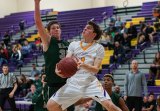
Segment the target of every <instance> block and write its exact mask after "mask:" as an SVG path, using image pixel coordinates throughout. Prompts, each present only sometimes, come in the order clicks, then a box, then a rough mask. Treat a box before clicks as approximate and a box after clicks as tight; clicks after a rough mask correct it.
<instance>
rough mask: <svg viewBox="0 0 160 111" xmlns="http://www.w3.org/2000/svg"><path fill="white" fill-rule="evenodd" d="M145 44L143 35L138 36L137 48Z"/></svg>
mask: <svg viewBox="0 0 160 111" xmlns="http://www.w3.org/2000/svg"><path fill="white" fill-rule="evenodd" d="M144 42H145V35H144V34H143V33H139V34H138V39H137V46H138V47H140V46H141V45H142V44H143V43H144Z"/></svg>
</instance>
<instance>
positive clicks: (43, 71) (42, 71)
mask: <svg viewBox="0 0 160 111" xmlns="http://www.w3.org/2000/svg"><path fill="white" fill-rule="evenodd" d="M41 74H46V66H45V64H43V65H42V69H41Z"/></svg>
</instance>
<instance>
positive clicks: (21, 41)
mask: <svg viewBox="0 0 160 111" xmlns="http://www.w3.org/2000/svg"><path fill="white" fill-rule="evenodd" d="M26 40H27V39H26V38H25V35H24V34H21V38H20V39H19V40H18V43H19V44H21V46H23V45H24V41H26Z"/></svg>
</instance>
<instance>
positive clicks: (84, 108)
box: [75, 100, 96, 111]
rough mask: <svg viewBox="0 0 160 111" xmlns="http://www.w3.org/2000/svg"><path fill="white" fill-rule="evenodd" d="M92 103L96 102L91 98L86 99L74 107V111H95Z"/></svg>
mask: <svg viewBox="0 0 160 111" xmlns="http://www.w3.org/2000/svg"><path fill="white" fill-rule="evenodd" d="M93 103H96V102H93V100H90V101H87V102H86V103H83V104H80V105H78V106H76V107H75V111H96V110H95V108H92V104H93ZM94 107H95V106H94Z"/></svg>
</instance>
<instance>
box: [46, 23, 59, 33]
mask: <svg viewBox="0 0 160 111" xmlns="http://www.w3.org/2000/svg"><path fill="white" fill-rule="evenodd" d="M53 24H57V25H59V26H60V27H61V25H60V23H59V22H57V21H51V22H49V23H48V25H47V30H48V31H50V29H51V26H52V25H53Z"/></svg>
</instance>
